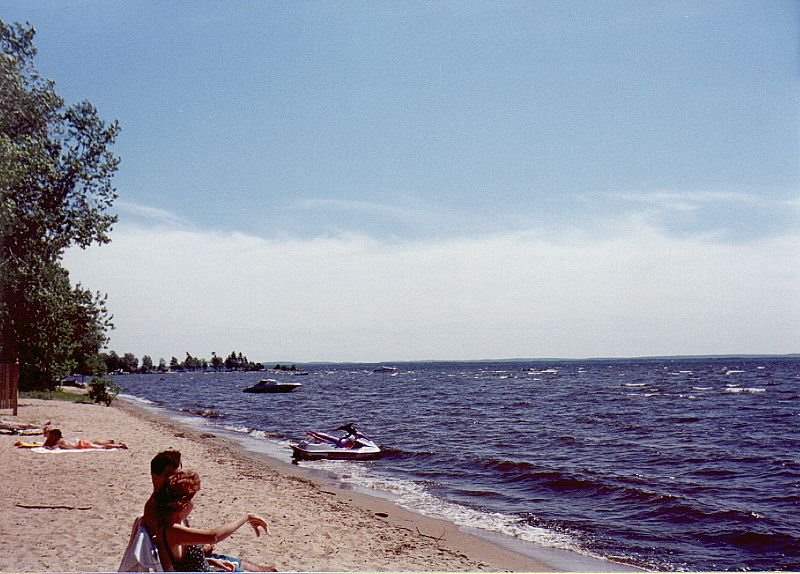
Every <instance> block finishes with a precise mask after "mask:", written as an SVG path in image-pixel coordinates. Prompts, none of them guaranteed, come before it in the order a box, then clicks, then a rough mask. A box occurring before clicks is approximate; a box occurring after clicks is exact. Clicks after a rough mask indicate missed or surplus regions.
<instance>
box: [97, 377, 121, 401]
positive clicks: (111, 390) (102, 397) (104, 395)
mask: <svg viewBox="0 0 800 574" xmlns="http://www.w3.org/2000/svg"><path fill="white" fill-rule="evenodd" d="M121 390H122V387H120V386H119V385H117V384H116V383H115V382H114V381H110V380H108V379H101V378H100V377H95V378H93V379H92V382H91V383H89V398H90V399H92V400H93V401H94V402H96V403H98V404H99V403H105V404H106V406H109V405H110V404H111V403H112V402H113V401H114V399H115V398H116V396H117V395H118V394H119V392H120V391H121Z"/></svg>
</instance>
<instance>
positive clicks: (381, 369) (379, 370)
mask: <svg viewBox="0 0 800 574" xmlns="http://www.w3.org/2000/svg"><path fill="white" fill-rule="evenodd" d="M372 372H373V373H396V372H397V367H387V366H381V367H378V368H376V369H372Z"/></svg>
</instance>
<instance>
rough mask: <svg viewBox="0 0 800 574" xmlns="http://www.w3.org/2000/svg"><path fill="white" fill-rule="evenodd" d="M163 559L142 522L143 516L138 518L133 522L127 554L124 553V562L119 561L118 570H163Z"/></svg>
mask: <svg viewBox="0 0 800 574" xmlns="http://www.w3.org/2000/svg"><path fill="white" fill-rule="evenodd" d="M163 571H164V568H163V567H162V566H161V559H160V558H159V557H158V549H157V548H156V546H155V544H153V539H152V538H150V533H149V532H148V531H147V528H145V527H144V525H143V524H142V517H141V516H140V517H139V518H137V519H136V520H135V521H134V523H133V529H132V530H131V538H130V540H129V541H128V547H127V548H126V549H125V554H123V555H122V562H120V563H119V568H117V572H163Z"/></svg>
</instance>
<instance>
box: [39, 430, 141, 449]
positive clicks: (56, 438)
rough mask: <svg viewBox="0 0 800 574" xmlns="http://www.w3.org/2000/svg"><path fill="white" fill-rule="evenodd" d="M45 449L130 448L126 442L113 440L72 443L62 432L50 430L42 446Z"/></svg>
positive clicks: (80, 440)
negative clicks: (63, 436)
mask: <svg viewBox="0 0 800 574" xmlns="http://www.w3.org/2000/svg"><path fill="white" fill-rule="evenodd" d="M42 446H43V447H44V448H49V449H56V448H60V449H67V450H77V449H86V448H103V449H109V448H128V445H126V444H125V443H124V442H114V441H113V440H107V441H91V440H84V439H78V441H77V442H74V443H73V442H70V441H68V440H66V439H65V438H62V436H61V431H60V430H59V429H49V430H48V432H47V440H45V441H44V444H43V445H42Z"/></svg>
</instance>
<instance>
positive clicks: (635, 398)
mask: <svg viewBox="0 0 800 574" xmlns="http://www.w3.org/2000/svg"><path fill="white" fill-rule="evenodd" d="M395 366H396V367H398V371H397V372H396V373H393V374H392V373H373V372H372V370H373V368H374V365H351V364H347V365H342V364H336V365H316V366H313V367H311V368H310V369H309V371H310V374H309V375H308V376H304V377H299V378H298V379H296V380H299V381H301V382H302V383H303V387H302V388H300V389H299V390H297V391H296V392H293V393H289V394H283V395H274V394H273V395H270V394H266V395H258V394H256V395H253V394H247V393H242V392H241V390H242V389H243V388H244V387H246V386H249V385H250V384H253V383H254V382H256V381H257V380H258V379H260V378H261V377H264V376H269V377H273V378H280V377H281V376H283V377H286V376H288V375H282V374H280V373H277V374H276V373H273V372H272V371H269V372H267V373H266V374H265V373H244V374H242V373H205V374H204V373H177V374H164V375H129V376H124V377H118V378H117V382H118V383H120V384H121V385H122V386H123V387H124V389H125V390H124V392H125V393H126V394H128V395H133V396H136V397H139V398H142V399H147V400H149V401H152V402H153V403H155V404H156V405H159V406H161V407H164V408H166V409H168V410H170V411H175V412H181V413H182V414H187V413H190V414H196V415H198V416H202V417H204V419H205V420H206V421H207V423H208V424H211V425H216V426H220V427H224V428H227V429H228V430H232V431H234V432H239V433H247V434H249V435H251V436H254V437H258V438H260V439H262V440H264V441H270V442H272V443H275V444H277V445H280V446H281V448H282V449H285V456H286V458H287V459H288V458H289V456H290V451H289V449H288V446H287V445H288V443H289V442H294V441H297V440H300V439H301V438H303V437H304V434H305V431H306V430H308V429H317V430H328V431H330V430H332V429H333V428H335V427H336V426H338V425H340V424H342V423H343V422H348V421H355V422H357V423H359V426H360V428H361V429H362V430H363V431H364V432H366V433H367V434H368V435H370V436H371V437H372V438H373V439H374V440H375V441H376V442H378V443H379V444H381V445H382V446H383V447H384V448H385V449H386V456H384V457H383V458H381V459H379V460H376V461H370V462H364V463H352V462H350V463H348V462H335V463H332V462H315V463H303V464H308V465H312V466H313V465H318V466H320V467H324V468H325V469H326V470H329V471H331V472H334V473H337V474H339V475H341V476H343V477H345V479H346V480H348V481H352V482H354V483H356V484H359V485H361V486H364V487H371V488H379V489H383V490H387V491H390V492H392V493H393V495H394V496H396V497H398V498H399V499H400V500H401V502H402V503H403V504H405V505H407V506H410V507H412V508H415V509H416V510H419V511H422V512H425V513H429V514H434V515H439V516H443V517H446V518H449V519H451V520H454V521H456V522H457V523H459V524H462V525H465V526H474V527H478V528H484V529H487V530H490V531H495V532H501V533H504V534H508V535H510V536H514V537H516V538H518V539H521V540H528V541H534V542H539V543H542V544H545V545H549V546H555V547H561V548H568V549H573V550H578V551H579V552H582V553H586V554H590V555H595V556H602V557H610V558H612V559H614V560H618V561H622V562H627V563H630V564H634V565H638V566H642V567H645V568H656V569H665V570H800V513H799V512H798V510H800V507H799V506H800V505H799V504H798V500H800V498H798V495H799V494H800V492H798V490H799V486H798V485H799V484H800V431H798V427H799V426H800V401H799V399H800V360H796V359H777V358H770V359H749V360H748V359H725V360H722V359H714V360H707V359H682V360H639V361H636V360H613V361H611V360H610V361H584V362H579V361H570V362H542V361H530V362H500V363H486V362H480V363H408V364H395ZM281 452H283V451H281Z"/></svg>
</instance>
